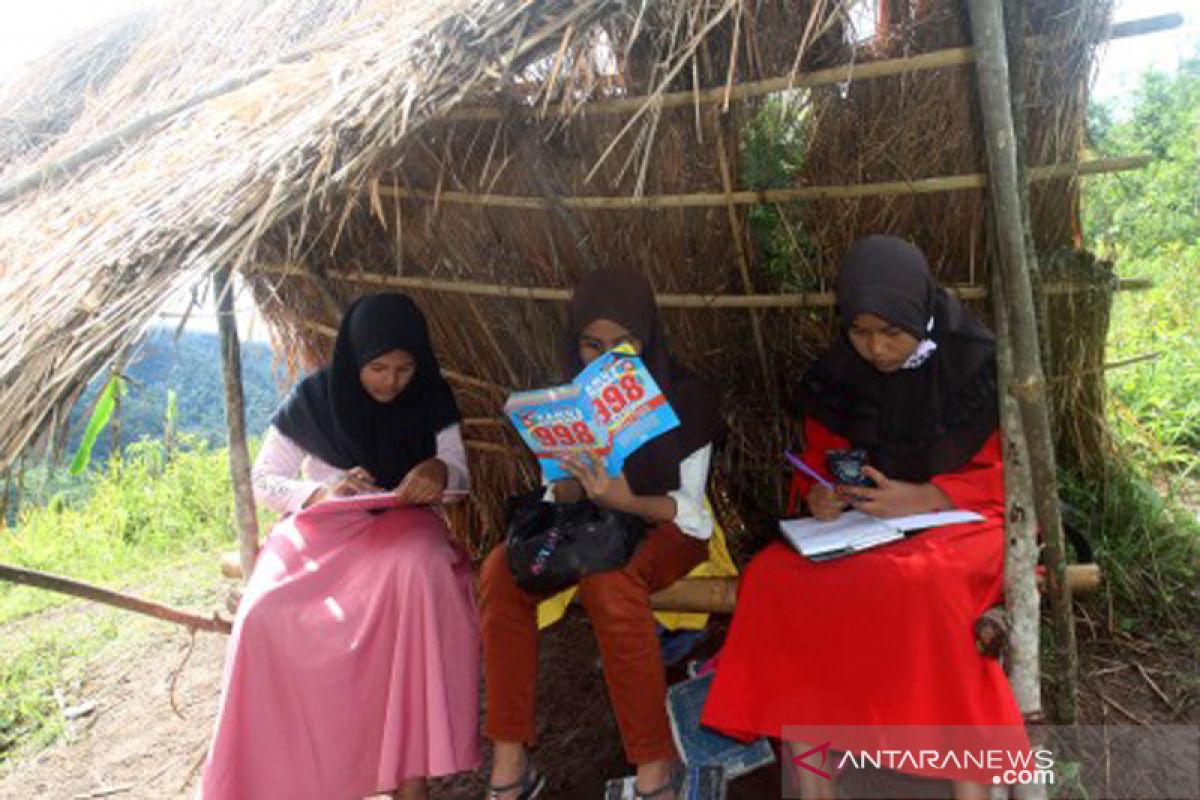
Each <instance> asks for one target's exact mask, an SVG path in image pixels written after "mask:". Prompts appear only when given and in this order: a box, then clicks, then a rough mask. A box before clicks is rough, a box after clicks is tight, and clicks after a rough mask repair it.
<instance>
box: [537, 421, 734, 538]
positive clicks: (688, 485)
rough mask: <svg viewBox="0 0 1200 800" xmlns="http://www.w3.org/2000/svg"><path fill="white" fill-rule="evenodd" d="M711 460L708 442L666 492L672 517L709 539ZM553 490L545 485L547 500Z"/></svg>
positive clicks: (683, 463) (687, 530)
mask: <svg viewBox="0 0 1200 800" xmlns="http://www.w3.org/2000/svg"><path fill="white" fill-rule="evenodd" d="M711 461H712V445H711V444H706V445H704V446H703V447H701V448H700V449H699V450H696V451H695V452H693V453H692V454H691V455H690V456H688V457H687V458H685V459H684V460H683V461H681V462H680V463H679V488H678V489H676V490H675V491H673V492H667V497H670V498H672V499H673V500H674V501H675V518H674V519H673V520H671V521H672V522H674V523H675V524H676V525H677V526H678V527H679V530H681V531H683V532H684V533H686V534H687V535H688V536H693V537H695V538H697V539H704V540H707V539H708V538H710V537H711V536H712V532H713V525H714V522H713V515H712V512H711V511H710V510H709V508H708V504H707V503H706V502H705V493H706V490H707V488H708V468H709V464H710V462H711ZM553 492H554V489H553V487H551V486H547V487H546V495H545V496H546V499H547V500H553V499H554V495H553Z"/></svg>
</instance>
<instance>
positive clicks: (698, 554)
mask: <svg viewBox="0 0 1200 800" xmlns="http://www.w3.org/2000/svg"><path fill="white" fill-rule="evenodd" d="M706 558H708V542H706V541H704V540H701V539H697V538H695V537H693V536H688V535H687V534H685V533H683V532H682V531H680V530H679V528H677V527H676V526H675V525H674V524H672V523H669V522H667V523H661V524H659V525H657V526H656V527H654V528H652V529H651V530H650V531H649V533H648V534H647V535H646V538H645V539H644V540H642V543H641V544H640V545H639V546H638V549H637V550H636V551H635V552H634V554H633V557H632V558H631V559H630V560H629V563H627V564H626V565H625V566H624V567H622V568H620V569H615V570H611V571H609V572H601V573H598V574H595V575H588V576H587V577H585V578H583V579H582V580H581V581H580V582H579V599H580V601H581V602H582V604H583V607H584V610H585V611H586V612H587V614H588V617H589V618H590V619H591V622H592V628H593V630H594V631H595V634H596V642H597V644H598V645H599V646H600V657H601V659H602V660H603V663H604V680H605V682H606V683H607V684H608V694H609V699H610V701H611V702H612V705H613V710H614V711H615V712H616V717H617V726H618V727H619V728H620V730H621V741H622V744H624V746H625V756H626V758H628V759H629V761H630V762H632V763H634V764H644V763H647V762H650V761H660V760H670V759H674V758H675V757H676V755H675V745H674V742H673V740H672V738H671V730H670V726H669V724H668V722H667V710H666V697H667V683H666V674H665V670H664V668H663V663H662V654H661V651H660V650H659V643H658V636H657V634H656V633H655V628H654V617H653V615H652V613H651V611H650V595H651V594H653V593H654V592H656V591H658V590H659V589H663V588H665V587H667V586H669V585H671V584H672V583H674V582H675V581H677V580H679V579H680V578H682V577H683V576H684V575H686V574H687V573H689V572H691V570H692V569H693V568H694V567H696V566H697V565H698V564H700V563H702V562H703V561H704V560H705V559H706ZM542 599H544V596H542V595H536V594H531V593H529V592H526V591H524V590H522V589H521V588H520V587H518V586H517V584H516V582H515V581H514V580H513V577H512V573H511V572H510V571H509V569H508V560H507V557H506V553H505V548H504V545H500V546H499V547H497V548H496V549H495V550H493V551H492V552H491V553H490V554H489V555H488V557H487V558H486V559H485V560H484V563H483V570H482V573H481V575H480V615H481V620H482V624H483V664H484V674H485V677H486V687H487V688H486V697H487V721H486V723H485V725H484V733H485V734H486V735H487V736H488V738H490V739H492V740H493V741H501V742H522V743H525V744H531V743H532V742H533V741H534V733H535V731H534V720H535V712H536V707H535V697H536V682H537V647H538V628H537V604H538V602H539V601H540V600H542Z"/></svg>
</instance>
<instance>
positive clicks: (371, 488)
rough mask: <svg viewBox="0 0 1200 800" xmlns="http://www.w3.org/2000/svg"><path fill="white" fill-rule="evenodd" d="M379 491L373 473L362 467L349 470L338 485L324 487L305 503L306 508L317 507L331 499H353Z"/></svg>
mask: <svg viewBox="0 0 1200 800" xmlns="http://www.w3.org/2000/svg"><path fill="white" fill-rule="evenodd" d="M378 491H379V487H378V486H376V485H375V479H374V478H373V477H371V473H369V472H367V471H366V470H365V469H363V468H362V467H354V468H353V469H350V470H347V471H346V473H345V474H344V475H342V477H341V479H340V480H338V481H337V482H336V483H331V484H330V485H328V486H322V487H321V488H320V489H317V490H316V491H315V492H313V493H312V494H310V495H309V496H308V499H307V500H305V501H304V508H310V507H311V506H315V505H316V504H317V503H320V502H321V501H323V500H328V499H329V498H331V497H353V496H354V495H356V494H362V493H364V492H378Z"/></svg>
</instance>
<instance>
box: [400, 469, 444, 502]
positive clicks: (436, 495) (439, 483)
mask: <svg viewBox="0 0 1200 800" xmlns="http://www.w3.org/2000/svg"><path fill="white" fill-rule="evenodd" d="M449 478H450V471H449V470H448V469H447V468H446V464H445V462H443V461H442V460H441V459H438V458H427V459H425V460H424V461H422V462H421V463H420V464H417V465H416V466H415V467H413V468H412V469H410V470H409V471H408V474H407V475H405V476H404V480H402V481H400V485H399V486H397V487H396V496H397V497H399V498H400V500H401V501H402V502H404V503H406V504H408V505H412V506H419V505H429V504H430V503H436V502H438V501H439V500H441V499H442V493H443V492H444V491H446V481H447V480H449Z"/></svg>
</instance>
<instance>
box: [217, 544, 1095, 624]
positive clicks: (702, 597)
mask: <svg viewBox="0 0 1200 800" xmlns="http://www.w3.org/2000/svg"><path fill="white" fill-rule="evenodd" d="M221 574H222V575H224V576H225V577H226V578H231V579H233V580H240V579H241V577H242V567H241V564H240V563H239V562H238V556H237V553H225V554H223V555H222V556H221ZM1029 576H1030V580H1031V581H1032V580H1035V577H1036V576H1035V575H1034V573H1033V571H1032V570H1030V572H1029ZM476 577H477V576H476ZM1067 577H1068V581H1069V585H1070V587H1071V591H1072V592H1074V593H1075V594H1077V595H1085V594H1090V593H1092V592H1094V591H1096V589H1098V588H1099V587H1100V582H1101V577H1100V568H1099V567H1097V566H1096V565H1095V564H1072V565H1071V568H1070V570H1069V571H1068V573H1067ZM739 580H740V579H739V578H736V577H717V578H710V577H705V578H680V579H679V580H677V581H675V583H673V584H671V585H670V586H668V587H667V588H665V589H660V590H659V591H657V592H655V593H654V594H652V595H650V606H651V607H652V608H653V609H654V610H656V611H682V612H694V613H704V614H732V613H733V611H734V607H735V606H736V605H737V591H738V582H739ZM476 585H478V580H476ZM1036 585H1039V586H1040V579H1039V580H1037V583H1036Z"/></svg>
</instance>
